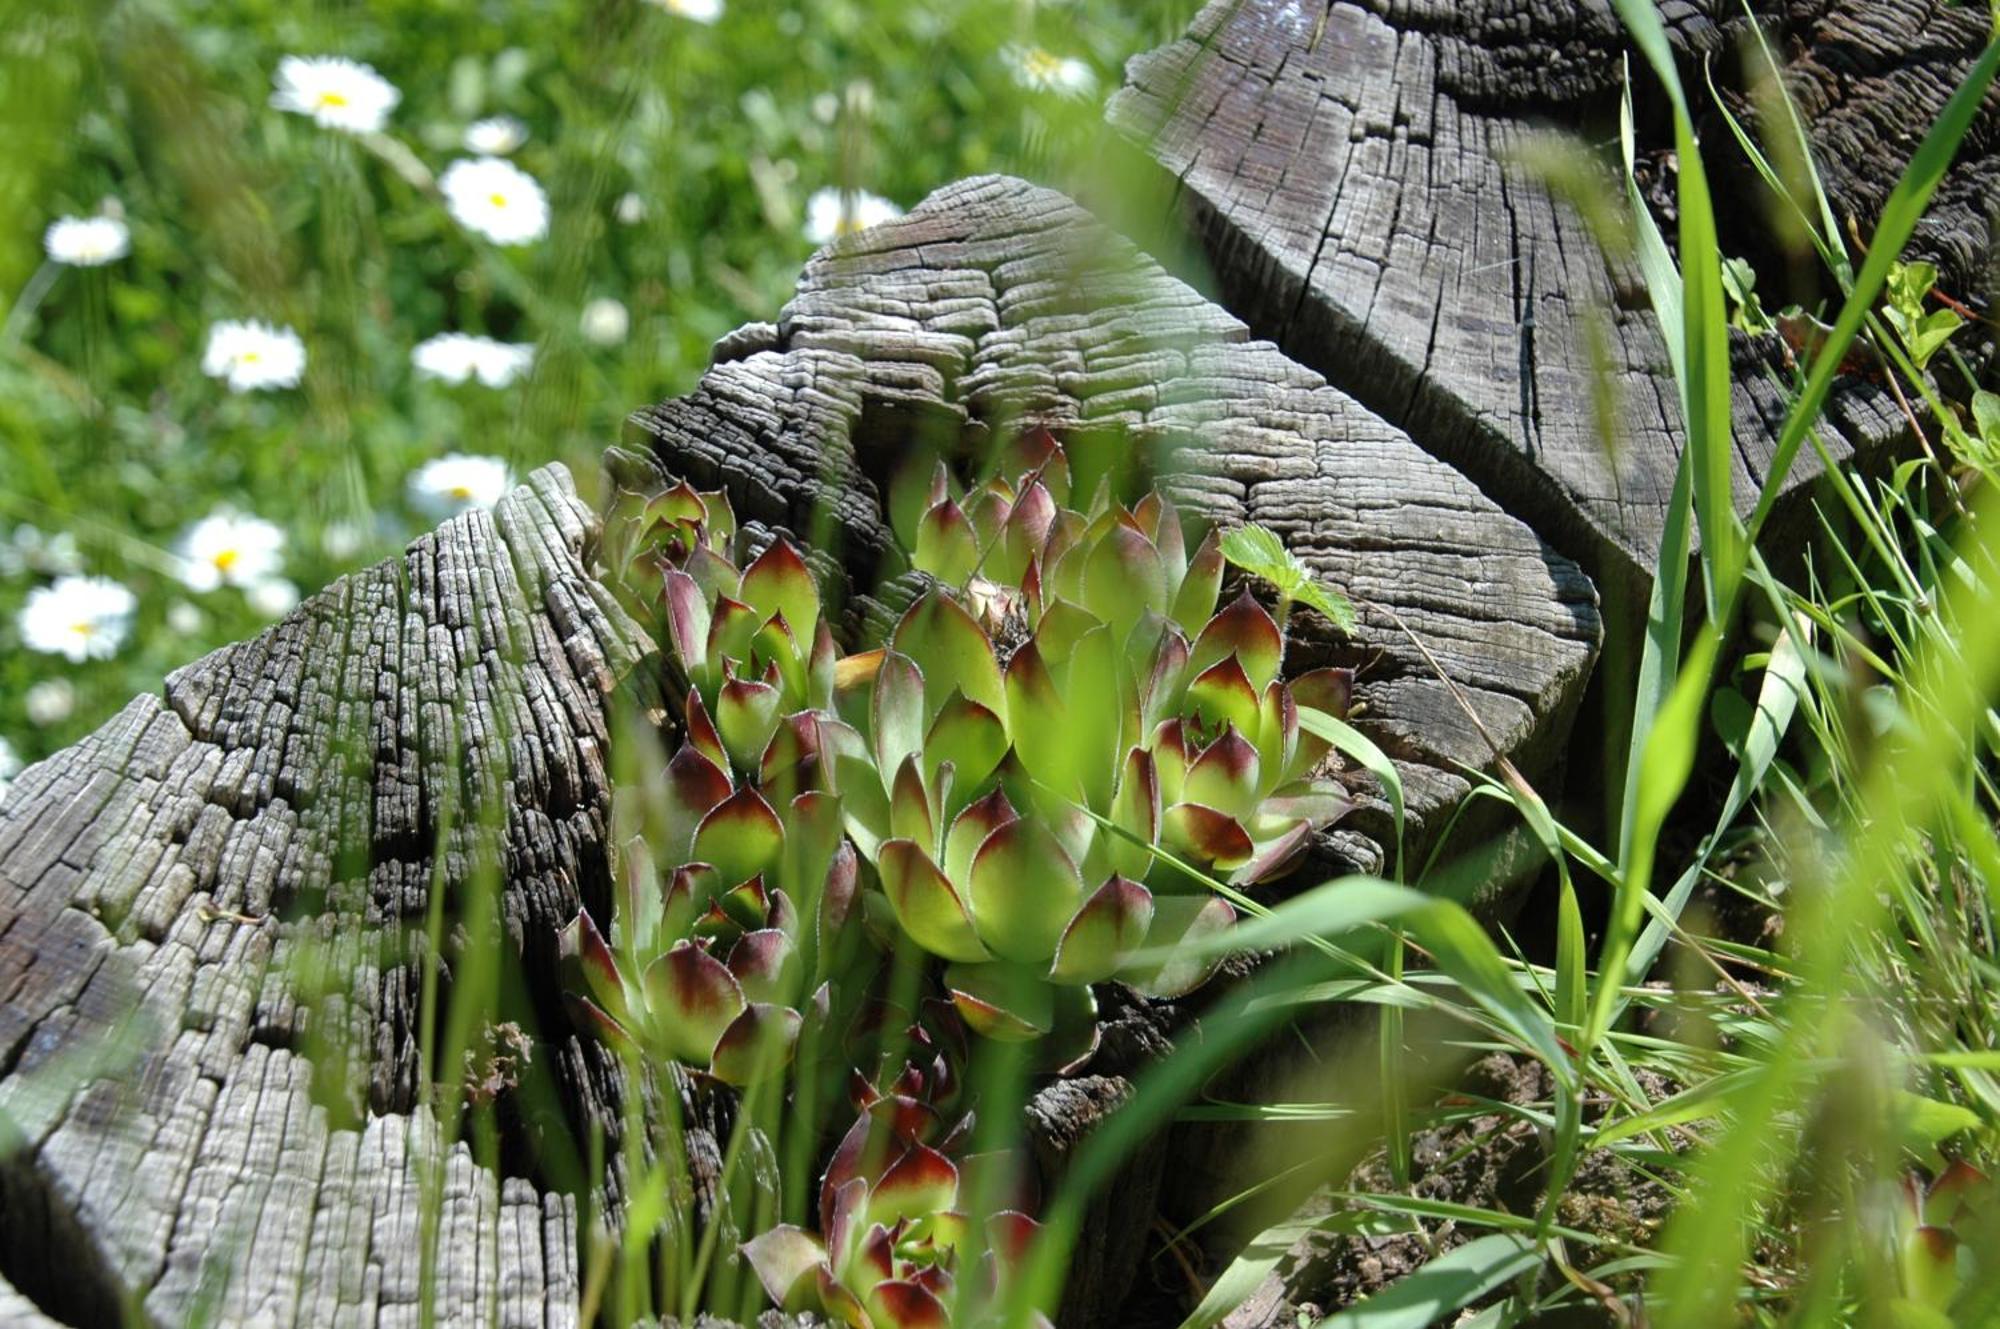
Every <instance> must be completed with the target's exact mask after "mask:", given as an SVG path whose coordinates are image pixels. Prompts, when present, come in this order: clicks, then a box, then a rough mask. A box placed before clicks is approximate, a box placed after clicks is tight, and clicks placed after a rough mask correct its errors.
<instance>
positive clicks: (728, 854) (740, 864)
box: [692, 787, 785, 884]
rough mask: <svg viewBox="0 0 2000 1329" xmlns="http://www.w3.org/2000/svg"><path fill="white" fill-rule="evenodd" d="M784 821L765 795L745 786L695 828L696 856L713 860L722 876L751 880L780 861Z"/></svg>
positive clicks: (783, 844)
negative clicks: (765, 799) (773, 809)
mask: <svg viewBox="0 0 2000 1329" xmlns="http://www.w3.org/2000/svg"><path fill="white" fill-rule="evenodd" d="M784 848H785V828H784V824H783V823H782V822H780V821H779V820H778V814H777V813H776V812H773V811H772V810H771V805H770V804H769V803H766V802H765V801H764V799H763V796H762V795H760V794H759V793H758V792H757V791H756V790H754V789H751V788H748V787H745V788H743V789H740V790H738V791H737V792H736V793H734V794H732V795H730V796H729V797H728V798H727V799H725V800H723V801H722V802H721V803H719V804H717V805H716V807H715V809H714V810H713V811H711V812H710V813H709V814H708V815H707V816H706V817H704V818H702V822H701V825H700V826H698V827H697V828H696V829H695V833H694V848H693V850H692V854H693V858H694V859H695V860H697V861H699V862H703V863H713V864H714V865H715V869H716V871H717V872H719V873H721V874H722V879H723V880H724V881H727V882H730V883H732V884H733V883H736V882H741V881H748V880H749V879H750V878H752V877H754V876H756V875H757V874H758V873H760V872H763V871H764V870H765V869H767V868H769V867H770V866H771V865H772V864H774V863H776V862H777V861H778V855H779V854H781V853H782V852H783V851H784Z"/></svg>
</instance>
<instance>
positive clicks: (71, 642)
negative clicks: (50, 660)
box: [15, 577, 139, 664]
mask: <svg viewBox="0 0 2000 1329" xmlns="http://www.w3.org/2000/svg"><path fill="white" fill-rule="evenodd" d="M138 604H139V601H138V599H137V598H136V597H135V596H134V595H133V594H132V592H131V591H129V590H127V589H126V588H125V587H123V586H121V585H119V584H118V583H117V582H115V581H113V580H111V578H109V577H58V578H57V579H56V580H55V581H54V582H53V583H52V584H50V585H48V586H37V587H36V588H35V589H34V590H32V591H29V592H28V601H27V603H26V604H24V605H22V606H21V613H20V616H19V618H17V619H16V620H15V626H16V627H17V628H19V629H20V633H21V644H22V645H23V646H26V647H27V648H28V649H29V650H31V651H42V652H44V653H46V654H49V655H60V656H63V657H65V658H67V659H69V660H70V661H72V662H73V663H76V664H81V663H83V662H84V661H85V660H104V659H109V658H110V657H111V656H113V655H115V654H117V653H118V648H119V647H120V646H122V645H124V643H125V638H126V636H127V635H128V634H129V633H130V632H131V631H132V611H133V610H134V609H136V608H137V607H138Z"/></svg>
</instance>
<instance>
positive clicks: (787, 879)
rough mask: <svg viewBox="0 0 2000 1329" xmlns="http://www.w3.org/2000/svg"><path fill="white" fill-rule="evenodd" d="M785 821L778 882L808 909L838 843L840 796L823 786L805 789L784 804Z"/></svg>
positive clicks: (816, 895) (814, 898) (824, 878)
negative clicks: (783, 849)
mask: <svg viewBox="0 0 2000 1329" xmlns="http://www.w3.org/2000/svg"><path fill="white" fill-rule="evenodd" d="M784 822H785V852H784V854H783V855H782V856H781V857H780V858H779V860H778V869H777V882H778V885H779V886H780V887H782V888H783V889H784V890H785V891H786V892H787V893H789V894H790V895H791V896H792V897H793V898H794V899H797V900H798V901H800V902H801V906H802V907H803V908H804V909H806V910H807V911H808V912H810V911H811V909H812V907H813V902H814V901H815V900H817V899H818V898H819V892H820V888H821V887H822V886H823V885H824V884H825V882H826V870H827V867H828V865H829V864H830V863H832V861H833V851H834V849H835V847H836V846H837V845H839V843H840V800H839V799H838V798H835V797H834V796H833V795H832V794H829V793H826V792H825V791H824V790H818V789H812V790H807V791H806V792H805V793H803V794H799V795H797V796H795V797H794V798H793V799H792V801H791V803H790V804H789V805H788V806H787V807H786V809H785V816H784Z"/></svg>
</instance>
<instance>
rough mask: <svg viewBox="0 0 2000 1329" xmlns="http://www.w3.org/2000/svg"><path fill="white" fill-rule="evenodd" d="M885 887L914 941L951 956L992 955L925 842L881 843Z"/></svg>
mask: <svg viewBox="0 0 2000 1329" xmlns="http://www.w3.org/2000/svg"><path fill="white" fill-rule="evenodd" d="M881 870H882V889H883V890H884V891H885V892H886V893H887V894H888V897H889V903H890V905H891V906H892V907H893V908H894V909H895V911H896V920H897V921H898V922H899V923H901V924H902V926H903V931H904V932H906V933H908V934H909V936H910V939H911V940H912V941H914V942H916V943H917V945H919V946H921V947H923V948H924V949H925V950H927V951H929V952H930V953H931V954H933V955H940V956H943V957H944V958H945V959H947V960H966V961H979V960H989V959H991V958H992V954H991V952H989V951H988V950H987V949H986V947H985V946H984V945H983V944H981V942H980V940H979V934H978V933H977V932H976V931H974V930H973V926H972V917H971V915H970V914H968V913H967V912H966V908H965V902H964V901H963V900H961V899H960V898H959V895H958V892H957V891H956V890H954V889H953V888H952V884H951V882H950V880H948V879H947V878H946V877H945V875H944V873H943V872H941V871H939V869H938V866H937V864H935V863H933V862H932V861H931V858H930V855H929V854H927V853H926V852H925V851H924V850H923V849H922V848H921V847H920V846H918V845H917V844H915V843H914V842H912V841H909V840H890V841H888V842H887V843H886V844H884V845H883V846H882V858H881Z"/></svg>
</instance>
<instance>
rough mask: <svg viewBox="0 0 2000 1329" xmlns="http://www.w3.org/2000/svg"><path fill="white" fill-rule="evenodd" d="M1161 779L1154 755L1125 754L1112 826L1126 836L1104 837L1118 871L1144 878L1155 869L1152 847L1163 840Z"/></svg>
mask: <svg viewBox="0 0 2000 1329" xmlns="http://www.w3.org/2000/svg"><path fill="white" fill-rule="evenodd" d="M1162 806H1163V805H1162V804H1161V802H1160V777H1159V771H1158V769H1157V768H1156V766H1155V763H1154V760H1153V754H1152V753H1150V752H1148V751H1146V749H1144V748H1138V747H1135V748H1133V749H1132V750H1131V751H1129V752H1127V753H1126V754H1125V769H1124V770H1123V771H1122V772H1121V773H1120V774H1119V777H1118V793H1117V795H1116V796H1115V797H1114V798H1113V799H1112V800H1111V822H1112V824H1113V825H1115V826H1116V827H1118V829H1119V830H1121V831H1124V832H1125V834H1124V835H1109V836H1106V837H1105V840H1106V846H1107V849H1108V851H1109V854H1110V858H1111V863H1112V865H1113V867H1114V869H1115V870H1116V871H1119V872H1122V873H1125V874H1126V875H1127V876H1131V877H1143V876H1144V875H1145V874H1146V872H1147V870H1148V869H1149V868H1151V867H1152V865H1153V855H1152V853H1151V846H1152V845H1153V844H1154V843H1155V842H1157V841H1158V840H1159V838H1160V813H1161V811H1162Z"/></svg>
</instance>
